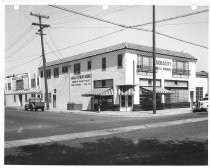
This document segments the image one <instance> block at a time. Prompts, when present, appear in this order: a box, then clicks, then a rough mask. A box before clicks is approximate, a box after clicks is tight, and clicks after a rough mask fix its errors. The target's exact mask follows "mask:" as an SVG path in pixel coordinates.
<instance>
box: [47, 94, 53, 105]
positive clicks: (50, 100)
mask: <svg viewBox="0 0 210 168" xmlns="http://www.w3.org/2000/svg"><path fill="white" fill-rule="evenodd" d="M48 102H49V103H51V102H52V96H51V93H48Z"/></svg>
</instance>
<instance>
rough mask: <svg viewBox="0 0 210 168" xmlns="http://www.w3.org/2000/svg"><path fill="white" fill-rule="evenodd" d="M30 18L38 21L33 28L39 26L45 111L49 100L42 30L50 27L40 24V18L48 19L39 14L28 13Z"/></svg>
mask: <svg viewBox="0 0 210 168" xmlns="http://www.w3.org/2000/svg"><path fill="white" fill-rule="evenodd" d="M30 15H31V16H35V17H37V18H38V19H39V23H32V25H33V26H39V30H38V32H39V33H37V34H38V35H40V37H41V47H42V60H43V70H44V84H45V101H46V104H47V109H49V99H48V86H47V74H46V58H45V52H44V42H43V35H44V34H43V29H44V28H46V27H49V26H50V25H47V24H42V18H44V19H49V16H46V15H40V14H34V13H32V12H31V13H30Z"/></svg>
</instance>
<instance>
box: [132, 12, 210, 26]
mask: <svg viewBox="0 0 210 168" xmlns="http://www.w3.org/2000/svg"><path fill="white" fill-rule="evenodd" d="M208 11H209V10H208V9H206V10H201V11H195V12H191V13H187V14H183V15H178V16H174V17H169V18H166V19H161V20H157V21H156V22H155V23H161V22H166V21H170V20H174V19H180V18H183V17H187V16H192V15H197V14H200V13H205V12H208ZM149 24H152V22H147V23H143V24H138V25H133V26H131V27H140V26H145V25H149Z"/></svg>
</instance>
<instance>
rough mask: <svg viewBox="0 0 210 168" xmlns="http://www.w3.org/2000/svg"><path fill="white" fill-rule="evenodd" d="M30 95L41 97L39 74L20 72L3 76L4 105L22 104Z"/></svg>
mask: <svg viewBox="0 0 210 168" xmlns="http://www.w3.org/2000/svg"><path fill="white" fill-rule="evenodd" d="M30 97H41V92H40V87H39V76H38V74H35V73H31V74H29V73H21V74H17V75H12V76H7V77H6V78H5V106H23V107H24V105H25V104H26V103H28V99H29V98H30Z"/></svg>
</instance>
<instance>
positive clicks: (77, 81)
mask: <svg viewBox="0 0 210 168" xmlns="http://www.w3.org/2000/svg"><path fill="white" fill-rule="evenodd" d="M91 77H92V75H91V74H87V75H77V76H72V77H71V86H86V85H91Z"/></svg>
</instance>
